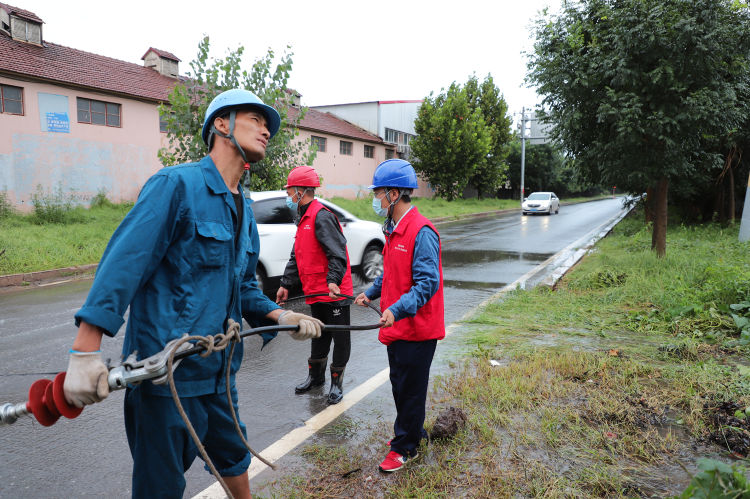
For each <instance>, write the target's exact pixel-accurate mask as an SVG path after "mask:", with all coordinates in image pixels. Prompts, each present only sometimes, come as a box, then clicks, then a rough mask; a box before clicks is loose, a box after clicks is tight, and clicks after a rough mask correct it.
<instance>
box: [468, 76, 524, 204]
mask: <svg viewBox="0 0 750 499" xmlns="http://www.w3.org/2000/svg"><path fill="white" fill-rule="evenodd" d="M464 89H465V90H466V94H467V97H468V98H469V105H470V106H471V107H472V108H474V109H478V110H479V111H480V112H481V113H482V117H483V118H484V124H485V125H486V126H487V127H488V128H489V131H490V136H491V138H490V140H491V146H490V152H489V156H488V157H487V161H485V162H484V163H483V164H480V165H477V168H476V170H475V171H474V173H473V175H472V176H471V178H470V179H469V185H471V186H473V187H474V188H475V189H476V190H477V192H478V193H479V197H480V198H481V197H482V194H483V193H491V194H493V195H494V194H495V192H496V191H497V188H498V187H499V186H500V184H501V183H502V182H503V181H504V180H505V179H506V174H507V171H508V164H507V162H506V158H507V156H508V152H509V151H510V149H509V145H510V142H511V139H512V138H513V133H512V132H511V123H512V121H513V120H512V119H511V117H510V115H509V114H508V104H507V103H506V102H505V99H504V98H503V96H502V94H501V93H500V90H499V89H498V88H497V87H496V86H495V82H494V81H493V80H492V75H487V77H486V78H485V79H484V81H483V82H482V84H481V85H480V84H479V82H478V81H477V78H476V76H472V77H471V78H469V81H467V82H466V85H465V86H464Z"/></svg>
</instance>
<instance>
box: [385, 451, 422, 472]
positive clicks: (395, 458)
mask: <svg viewBox="0 0 750 499" xmlns="http://www.w3.org/2000/svg"><path fill="white" fill-rule="evenodd" d="M414 457H417V456H414ZM407 459H409V458H407V457H406V456H402V455H401V454H399V453H398V452H395V451H390V452H389V453H388V455H387V456H385V459H383V462H382V463H380V466H378V468H379V469H380V471H384V472H386V473H391V472H393V471H397V470H400V469H401V468H402V467H403V466H404V464H406V460H407ZM412 459H413V458H412Z"/></svg>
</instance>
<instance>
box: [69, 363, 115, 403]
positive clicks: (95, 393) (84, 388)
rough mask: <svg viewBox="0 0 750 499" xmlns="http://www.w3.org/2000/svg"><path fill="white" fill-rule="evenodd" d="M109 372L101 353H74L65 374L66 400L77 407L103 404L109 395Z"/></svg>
mask: <svg viewBox="0 0 750 499" xmlns="http://www.w3.org/2000/svg"><path fill="white" fill-rule="evenodd" d="M108 375H109V371H108V370H107V366H105V365H104V362H102V354H101V353H100V352H72V353H71V354H70V361H68V371H67V373H66V374H65V383H64V384H63V392H64V393H65V400H67V401H68V403H69V404H71V405H74V406H76V407H83V406H84V405H88V404H93V403H94V402H101V401H102V400H104V399H105V398H107V395H109V383H108V382H107V376H108Z"/></svg>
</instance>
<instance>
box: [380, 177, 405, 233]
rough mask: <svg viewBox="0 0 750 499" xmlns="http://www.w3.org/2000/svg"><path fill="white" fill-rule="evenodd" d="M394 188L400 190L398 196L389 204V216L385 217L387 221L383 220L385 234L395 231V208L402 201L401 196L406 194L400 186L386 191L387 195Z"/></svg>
mask: <svg viewBox="0 0 750 499" xmlns="http://www.w3.org/2000/svg"><path fill="white" fill-rule="evenodd" d="M393 189H396V191H397V192H398V197H397V198H396V199H395V200H394V201H392V202H391V204H389V205H388V216H387V217H385V222H383V234H385V235H388V234H390V233H391V232H393V228H394V227H395V225H396V224H395V223H394V222H393V208H394V207H395V206H396V204H397V203H398V202H399V201H401V198H402V197H403V195H404V191H403V190H401V189H399V188H398V187H392V188H390V189H388V191H386V194H385V195H386V196H387V195H388V193H389V192H391V191H392V190H393Z"/></svg>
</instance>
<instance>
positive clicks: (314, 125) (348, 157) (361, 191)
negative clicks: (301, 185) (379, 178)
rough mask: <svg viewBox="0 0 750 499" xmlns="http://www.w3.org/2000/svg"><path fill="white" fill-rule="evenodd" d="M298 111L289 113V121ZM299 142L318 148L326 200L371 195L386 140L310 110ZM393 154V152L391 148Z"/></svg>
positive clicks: (317, 167) (316, 162)
mask: <svg viewBox="0 0 750 499" xmlns="http://www.w3.org/2000/svg"><path fill="white" fill-rule="evenodd" d="M297 113H298V111H297V108H295V107H292V108H291V109H290V113H289V117H290V119H291V118H293V117H296V114H297ZM298 126H299V131H300V133H299V139H300V140H301V141H309V142H310V143H311V144H314V145H315V146H317V154H316V156H315V160H314V161H313V164H312V165H311V166H313V167H314V168H315V170H316V171H317V172H318V173H319V174H320V175H321V176H322V177H323V182H322V184H321V188H320V189H319V190H318V193H319V194H320V195H321V196H323V197H334V196H339V197H344V198H350V199H351V198H358V197H364V196H367V195H368V194H369V191H368V189H367V186H369V185H370V184H372V174H373V172H374V171H375V167H376V166H378V164H380V162H382V161H384V160H385V158H386V150H387V148H386V145H385V144H384V143H383V139H381V138H380V137H378V136H377V135H374V134H372V133H370V132H368V131H366V130H363V129H362V128H360V127H358V126H356V125H353V124H352V123H349V122H348V121H344V120H342V119H340V118H338V117H336V116H334V115H332V114H330V113H321V112H320V111H316V110H314V109H308V110H307V112H306V113H305V116H304V118H303V119H302V121H301V122H300V123H299V125H298ZM388 150H390V151H391V152H392V151H393V149H392V148H388Z"/></svg>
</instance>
